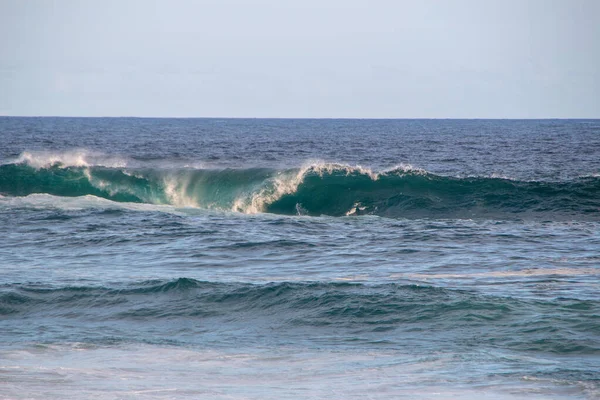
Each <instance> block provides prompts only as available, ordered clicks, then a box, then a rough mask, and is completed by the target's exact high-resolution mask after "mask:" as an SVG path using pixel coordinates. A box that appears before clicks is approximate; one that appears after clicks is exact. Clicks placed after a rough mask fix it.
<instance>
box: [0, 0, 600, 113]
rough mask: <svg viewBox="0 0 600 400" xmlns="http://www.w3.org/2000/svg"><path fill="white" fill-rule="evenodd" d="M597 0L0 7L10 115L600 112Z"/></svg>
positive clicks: (0, 79) (2, 86)
mask: <svg viewBox="0 0 600 400" xmlns="http://www.w3.org/2000/svg"><path fill="white" fill-rule="evenodd" d="M599 16H600V1H598V0H560V1H559V0H502V1H496V0H487V1H486V0H414V1H412V0H411V1H404V0H369V1H363V0H302V1H297V0H254V1H249V0H247V1H243V0H196V1H193V0H189V1H188V0H168V1H167V0H165V1H162V0H156V1H152V0H148V1H145V0H144V1H142V0H139V1H138V0H130V1H115V0H103V1H91V0H90V1H88V0H55V1H53V0H28V1H21V0H0V115H23V116H33V115H52V116H139V117H252V118H253V117H256V118H261V117H273V118H287V117H292V118H600V23H599V22H598V21H599V19H598V17H599Z"/></svg>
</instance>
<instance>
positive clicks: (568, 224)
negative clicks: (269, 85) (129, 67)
mask: <svg viewBox="0 0 600 400" xmlns="http://www.w3.org/2000/svg"><path fill="white" fill-rule="evenodd" d="M599 134H600V122H599V121H545V120H542V121H431V120H422V121H421V120H399V121H393V120H390V121H383V120H382V121H377V120H371V121H369V120H356V121H354V120H213V119H197V120H194V119H191V120H189V119H163V120H160V119H159V120H152V119H94V118H89V119H88V118H84V119H68V118H0V142H1V143H3V146H1V147H0V163H1V164H0V196H1V197H0V237H1V239H0V271H1V272H2V273H1V274H0V381H2V382H3V384H2V385H1V386H0V394H1V395H2V396H1V397H6V398H11V399H12V398H44V399H46V398H81V397H84V398H210V399H230V398H244V399H247V398H250V399H265V398H273V399H276V398H277V399H281V398H289V399H304V398H323V397H330V398H339V399H347V398H361V399H362V398H378V399H380V398H381V399H383V398H390V399H392V398H394V399H395V398H426V399H430V398H526V397H527V398H543V399H545V398H581V399H586V398H597V397H598V396H600V297H599V295H598V293H599V289H600V229H599V227H600V225H599V222H600V218H599V217H600V178H599V176H600V162H599V161H598V160H600V135H599Z"/></svg>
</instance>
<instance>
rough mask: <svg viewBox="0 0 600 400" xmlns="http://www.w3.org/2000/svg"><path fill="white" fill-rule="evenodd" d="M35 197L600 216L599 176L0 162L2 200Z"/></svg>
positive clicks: (244, 207)
mask: <svg viewBox="0 0 600 400" xmlns="http://www.w3.org/2000/svg"><path fill="white" fill-rule="evenodd" d="M35 193H45V194H51V195H56V196H69V197H77V196H89V195H92V196H97V197H101V198H105V199H108V200H112V201H117V202H137V203H149V204H169V205H173V206H176V207H200V208H207V209H218V210H229V211H238V212H244V213H260V212H266V213H276V214H288V215H297V214H300V215H311V216H319V215H330V216H345V215H378V216H384V217H392V218H399V217H406V218H422V217H432V218H479V217H482V218H542V219H550V220H552V219H556V218H571V219H587V220H589V219H592V220H598V219H600V178H599V177H594V176H590V177H585V178H577V179H575V180H570V181H560V182H545V181H544V182H542V181H540V182H535V181H533V182H530V181H515V180H510V179H504V178H493V177H468V178H457V177H448V176H439V175H435V174H432V173H428V172H426V171H423V170H419V169H415V168H412V167H406V166H401V167H397V168H395V169H392V170H388V171H382V172H373V171H371V170H368V169H364V168H361V167H351V166H347V165H342V164H313V165H310V166H307V167H304V168H292V169H283V170H276V169H266V168H249V169H220V170H216V169H190V168H171V169H161V168H121V167H116V168H115V167H104V166H91V167H90V166H63V165H60V164H53V165H50V166H43V167H39V168H36V167H34V166H32V165H29V164H27V163H16V164H5V165H0V195H3V196H28V195H30V194H35Z"/></svg>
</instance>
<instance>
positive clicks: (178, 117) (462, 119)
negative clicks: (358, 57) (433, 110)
mask: <svg viewBox="0 0 600 400" xmlns="http://www.w3.org/2000/svg"><path fill="white" fill-rule="evenodd" d="M0 118H115V119H118V118H121V119H256V120H259V119H264V120H268V119H270V120H273V119H276V120H293V119H294V120H374V121H377V120H455V121H465V120H471V121H477V120H479V121H482V120H495V121H536V120H537V121H541V120H599V119H600V116H598V117H520V118H511V117H248V116H244V117H225V116H208V117H207V116H201V117H190V116H136V115H2V114H0Z"/></svg>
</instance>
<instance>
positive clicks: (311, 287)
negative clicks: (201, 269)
mask: <svg viewBox="0 0 600 400" xmlns="http://www.w3.org/2000/svg"><path fill="white" fill-rule="evenodd" d="M598 312H600V304H599V303H598V302H597V301H592V300H576V299H567V298H558V299H554V300H545V301H541V300H520V299H515V298H511V297H498V296H485V295H481V294H477V293H474V292H470V291H464V290H451V289H444V288H437V287H432V286H420V285H415V284H399V283H389V284H379V285H367V284H360V283H324V282H314V283H290V282H280V283H269V284H250V283H239V282H238V283H219V282H205V281H197V280H194V279H189V278H179V279H176V280H171V281H147V282H142V283H139V284H134V285H127V286H113V287H94V286H71V287H68V286H67V287H51V286H41V285H30V284H10V285H4V286H2V287H0V316H2V318H3V319H4V320H6V321H9V320H15V321H20V320H21V319H22V318H30V319H32V320H36V319H38V318H39V320H40V321H45V322H44V323H47V324H61V323H64V322H61V321H66V322H67V323H68V324H70V325H72V324H74V323H75V321H77V320H86V321H87V320H94V321H103V322H102V323H103V324H109V323H110V324H118V325H119V326H126V327H128V328H127V329H131V326H132V324H134V323H141V324H144V325H143V326H152V327H154V328H156V327H159V326H163V327H165V329H169V327H170V326H171V325H170V324H169V323H165V321H173V320H176V319H179V318H181V319H184V320H185V321H186V322H187V323H186V325H193V326H195V325H197V326H198V327H199V329H204V327H205V326H207V325H210V326H215V327H219V329H224V330H232V329H233V330H235V329H241V328H240V327H239V325H240V324H241V325H242V326H243V327H244V328H243V329H250V326H254V325H255V329H277V331H279V332H284V331H285V332H289V331H292V332H300V333H302V332H304V331H303V328H305V327H309V326H310V327H313V328H315V329H324V330H329V329H333V330H334V331H335V332H336V333H337V334H339V333H340V330H347V331H348V332H351V333H353V334H358V333H360V332H362V333H364V334H371V335H379V336H382V337H384V338H385V337H387V338H388V339H389V340H395V339H394V338H395V337H396V335H394V334H393V332H397V333H398V332H402V331H404V332H405V333H410V332H415V331H419V332H421V331H423V332H428V335H431V334H434V333H435V332H447V331H449V330H456V329H459V330H462V329H464V327H469V329H471V330H472V331H473V334H474V335H475V336H476V337H477V338H478V339H477V340H483V339H485V338H489V340H491V341H493V343H494V344H496V345H497V344H498V343H499V342H503V343H504V346H506V347H509V348H519V349H523V350H541V351H551V352H558V353H586V354H592V353H599V352H600V342H598V333H600V325H599V324H598V320H597V317H596V316H597V315H598ZM160 321H163V322H162V323H161V322H160ZM193 321H196V323H195V324H194V323H193ZM557 327H563V328H564V330H563V331H565V332H567V331H568V332H569V337H568V338H566V337H561V336H560V335H557V333H556V329H557ZM215 329H216V328H215ZM202 332H204V331H202ZM121 334H123V332H121ZM402 337H403V336H402V335H400V336H398V339H399V340H401V339H402ZM482 338H483V339H482Z"/></svg>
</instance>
